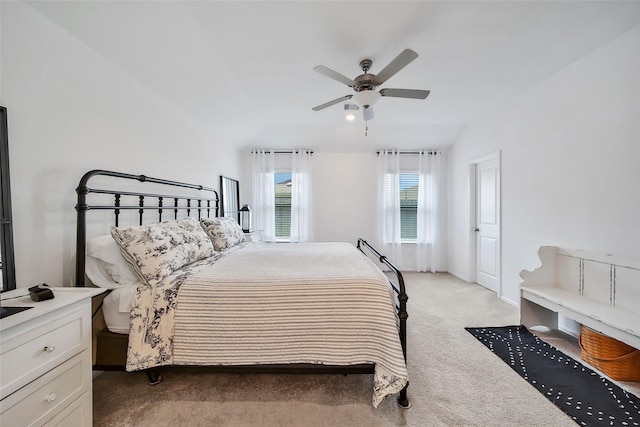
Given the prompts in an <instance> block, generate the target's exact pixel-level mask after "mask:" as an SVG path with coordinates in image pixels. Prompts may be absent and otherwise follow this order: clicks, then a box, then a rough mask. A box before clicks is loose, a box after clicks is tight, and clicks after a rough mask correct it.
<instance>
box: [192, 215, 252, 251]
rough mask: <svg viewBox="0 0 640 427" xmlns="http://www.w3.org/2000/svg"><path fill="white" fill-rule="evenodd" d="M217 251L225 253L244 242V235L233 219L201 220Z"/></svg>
mask: <svg viewBox="0 0 640 427" xmlns="http://www.w3.org/2000/svg"><path fill="white" fill-rule="evenodd" d="M200 224H201V225H202V228H203V229H204V231H206V232H207V235H208V236H209V238H210V239H211V241H212V242H213V246H214V248H215V249H216V251H223V250H225V249H229V248H232V247H234V246H236V245H237V244H239V243H242V242H244V233H243V232H242V228H240V225H238V223H237V221H236V220H235V219H233V218H226V217H220V218H205V219H201V220H200Z"/></svg>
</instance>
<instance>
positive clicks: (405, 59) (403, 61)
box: [373, 49, 418, 86]
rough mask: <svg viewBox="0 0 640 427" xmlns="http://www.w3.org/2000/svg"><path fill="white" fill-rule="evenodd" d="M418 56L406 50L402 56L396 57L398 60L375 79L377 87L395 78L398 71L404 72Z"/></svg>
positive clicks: (374, 82) (392, 62)
mask: <svg viewBox="0 0 640 427" xmlns="http://www.w3.org/2000/svg"><path fill="white" fill-rule="evenodd" d="M417 57H418V54H417V53H415V52H414V51H413V50H411V49H405V50H403V51H402V53H400V55H398V56H396V58H395V59H394V60H393V61H391V62H390V63H389V65H387V66H386V67H384V68H383V69H382V71H380V72H379V73H378V74H377V75H376V77H375V79H373V84H374V85H376V86H380V85H381V84H382V83H384V82H386V81H387V80H389V78H390V77H391V76H393V75H394V74H395V73H397V72H398V71H400V70H402V69H403V68H404V67H406V66H407V65H408V64H409V63H410V62H411V61H413V60H414V59H416V58H417Z"/></svg>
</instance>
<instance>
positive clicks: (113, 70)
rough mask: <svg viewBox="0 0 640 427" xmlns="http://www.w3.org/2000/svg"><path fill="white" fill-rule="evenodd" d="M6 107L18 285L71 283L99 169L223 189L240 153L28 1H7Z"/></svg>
mask: <svg viewBox="0 0 640 427" xmlns="http://www.w3.org/2000/svg"><path fill="white" fill-rule="evenodd" d="M0 7H1V8H2V13H1V19H2V21H1V23H2V28H1V37H2V39H1V43H2V45H1V53H2V62H1V67H2V68H1V74H0V75H1V82H0V83H1V88H2V92H1V94H0V103H1V104H2V105H3V106H5V107H7V111H8V117H9V152H10V161H11V165H10V169H11V184H12V199H13V200H12V202H13V216H14V238H15V255H16V276H17V281H18V283H17V285H18V287H26V286H33V285H34V284H37V283H41V282H46V283H49V284H50V285H58V286H59V285H69V284H70V283H71V281H72V280H73V276H74V274H73V271H74V270H73V269H74V262H75V260H74V256H75V222H76V221H75V210H74V206H75V191H74V190H75V187H76V186H77V185H78V181H79V180H80V178H81V176H82V175H83V174H84V173H85V172H86V171H88V170H91V169H98V168H99V169H110V170H116V171H121V172H127V173H133V174H146V175H149V176H154V177H160V178H167V179H173V180H177V181H185V182H195V183H201V184H203V185H207V186H210V187H214V188H218V182H219V175H220V174H223V175H227V176H231V177H236V176H238V175H239V172H240V169H241V161H240V156H239V153H238V152H237V150H236V149H235V148H233V147H228V146H225V144H224V143H220V142H219V141H216V140H215V139H214V138H213V137H212V136H211V135H209V134H207V133H206V132H205V131H204V130H203V129H202V128H201V127H199V126H198V125H197V124H196V123H195V122H194V121H193V120H191V118H190V117H189V116H187V115H185V114H183V113H182V112H180V111H178V110H176V109H175V108H173V106H172V105H171V104H170V103H169V102H167V101H166V100H165V99H163V98H161V97H160V96H159V95H158V94H157V93H155V92H153V91H152V90H150V89H149V88H148V87H147V86H145V84H144V82H141V81H138V80H136V79H134V78H133V77H132V76H130V75H128V74H126V73H124V72H123V71H122V70H121V69H120V68H118V67H116V66H114V65H113V64H112V63H110V62H109V61H107V60H106V59H105V58H104V57H102V56H100V55H99V54H97V53H96V52H95V51H93V50H91V49H90V48H89V47H88V46H87V45H85V44H83V43H81V42H79V41H78V40H77V39H75V38H74V37H72V36H71V35H70V34H69V33H67V32H66V31H65V30H63V29H61V28H59V27H58V26H56V25H55V24H53V23H52V22H50V21H49V20H47V19H46V18H44V17H43V16H41V15H40V14H38V13H37V12H35V11H34V10H33V9H31V8H30V7H29V6H28V5H27V4H25V3H22V2H2V4H1V6H0Z"/></svg>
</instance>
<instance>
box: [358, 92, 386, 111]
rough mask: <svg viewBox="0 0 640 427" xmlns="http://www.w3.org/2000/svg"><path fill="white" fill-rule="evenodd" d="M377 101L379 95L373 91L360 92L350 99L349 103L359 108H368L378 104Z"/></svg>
mask: <svg viewBox="0 0 640 427" xmlns="http://www.w3.org/2000/svg"><path fill="white" fill-rule="evenodd" d="M378 99H380V93H379V92H376V91H375V90H362V91H360V92H356V93H354V94H353V96H352V97H351V101H353V102H354V103H355V104H356V105H357V106H358V107H360V108H366V107H370V106H372V105H373V104H375V103H376V102H378Z"/></svg>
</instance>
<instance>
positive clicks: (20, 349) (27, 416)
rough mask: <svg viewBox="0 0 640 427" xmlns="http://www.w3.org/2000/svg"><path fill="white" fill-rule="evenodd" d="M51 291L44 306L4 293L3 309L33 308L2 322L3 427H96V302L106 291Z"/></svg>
mask: <svg viewBox="0 0 640 427" xmlns="http://www.w3.org/2000/svg"><path fill="white" fill-rule="evenodd" d="M51 289H52V290H53V292H54V295H55V298H54V299H51V300H47V301H41V302H33V301H32V300H31V298H30V297H29V295H28V290H27V289H26V288H21V289H16V290H13V291H9V292H4V293H2V307H15V306H19V307H31V308H30V309H28V310H26V311H22V312H20V313H17V314H13V315H11V316H8V317H5V318H3V319H0V399H1V400H0V425H1V426H2V427H13V426H20V427H22V426H32V425H33V426H41V425H47V426H74V427H76V426H91V423H92V413H91V410H92V391H91V383H92V372H91V297H93V296H95V295H98V294H100V293H102V292H104V289H96V288H51ZM15 297H18V298H15Z"/></svg>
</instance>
